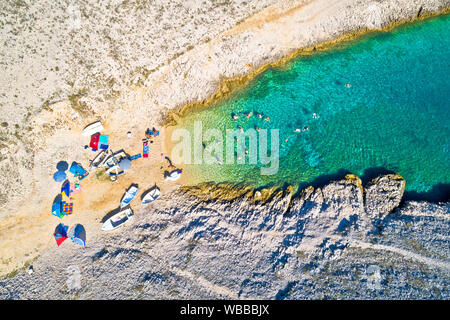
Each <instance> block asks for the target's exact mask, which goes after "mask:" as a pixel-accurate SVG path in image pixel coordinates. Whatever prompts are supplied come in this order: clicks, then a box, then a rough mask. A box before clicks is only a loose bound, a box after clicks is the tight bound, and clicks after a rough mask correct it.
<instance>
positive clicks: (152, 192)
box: [142, 185, 161, 204]
mask: <svg viewBox="0 0 450 320" xmlns="http://www.w3.org/2000/svg"><path fill="white" fill-rule="evenodd" d="M160 195H161V190H159V188H158V187H157V186H156V185H155V186H154V187H153V188H151V189H149V190H148V191H146V193H144V194H143V196H142V204H149V203H151V202H153V201H155V200H156V199H158V198H159V196H160Z"/></svg>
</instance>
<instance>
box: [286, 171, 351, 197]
mask: <svg viewBox="0 0 450 320" xmlns="http://www.w3.org/2000/svg"><path fill="white" fill-rule="evenodd" d="M350 173H351V172H350V171H348V170H346V169H340V170H338V171H337V172H336V173H332V174H325V175H321V176H319V177H317V178H315V179H314V180H313V181H310V182H302V183H300V184H299V185H298V190H297V192H296V193H295V194H294V197H297V196H299V195H300V194H301V193H302V191H303V190H304V189H306V188H308V187H309V186H312V187H313V188H314V189H317V188H323V187H324V186H326V185H327V184H329V183H330V182H331V181H335V180H341V179H344V178H345V176H346V175H347V174H350Z"/></svg>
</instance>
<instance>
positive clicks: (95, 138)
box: [89, 132, 100, 151]
mask: <svg viewBox="0 0 450 320" xmlns="http://www.w3.org/2000/svg"><path fill="white" fill-rule="evenodd" d="M99 139H100V133H98V132H97V133H95V134H93V135H92V136H91V142H90V143H89V147H91V148H92V151H97V149H98V142H99Z"/></svg>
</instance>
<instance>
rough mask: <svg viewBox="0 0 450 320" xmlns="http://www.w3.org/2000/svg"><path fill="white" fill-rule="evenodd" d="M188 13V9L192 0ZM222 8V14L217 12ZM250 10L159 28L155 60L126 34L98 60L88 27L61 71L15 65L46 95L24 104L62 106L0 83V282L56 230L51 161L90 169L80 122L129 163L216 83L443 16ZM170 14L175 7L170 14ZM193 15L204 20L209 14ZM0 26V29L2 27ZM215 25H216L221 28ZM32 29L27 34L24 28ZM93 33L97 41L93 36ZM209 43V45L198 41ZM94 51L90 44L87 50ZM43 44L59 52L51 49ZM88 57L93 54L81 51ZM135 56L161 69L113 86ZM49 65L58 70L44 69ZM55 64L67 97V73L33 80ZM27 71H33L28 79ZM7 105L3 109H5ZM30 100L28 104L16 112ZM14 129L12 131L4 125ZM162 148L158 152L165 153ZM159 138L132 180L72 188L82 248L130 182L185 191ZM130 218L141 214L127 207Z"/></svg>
mask: <svg viewBox="0 0 450 320" xmlns="http://www.w3.org/2000/svg"><path fill="white" fill-rule="evenodd" d="M116 2H117V1H116ZM119 2H120V1H119ZM119 2H118V3H119ZM190 3H192V1H191V2H190ZM193 3H196V2H195V1H193ZM243 5H244V4H243V3H237V4H236V3H234V2H233V4H230V8H231V7H233V6H237V7H238V8H241V7H240V6H243ZM224 6H225V7H228V5H227V4H226V3H224ZM252 7H253V9H251V10H250V9H249V10H248V11H247V13H248V14H243V13H242V12H241V11H239V12H240V13H239V14H238V16H239V17H240V19H242V21H240V22H239V20H237V19H236V12H234V13H233V10H231V11H227V12H225V11H223V12H222V11H220V10H219V11H217V12H215V11H214V12H213V11H211V12H210V14H211V15H213V14H214V15H215V16H220V17H223V19H225V20H226V23H225V22H224V23H223V24H222V26H221V27H215V28H213V27H211V26H217V25H218V24H219V23H218V22H214V19H212V18H211V17H209V20H208V21H206V20H205V21H203V22H198V25H197V27H198V28H200V29H204V28H206V29H208V28H209V27H211V30H210V31H209V33H208V31H202V32H200V31H198V30H197V29H196V30H197V31H196V32H194V31H191V33H190V31H189V29H183V28H181V27H180V28H181V30H182V32H181V31H180V32H181V33H182V34H179V33H177V32H176V28H175V29H170V30H165V31H164V30H159V32H160V34H161V36H160V38H161V39H163V40H162V42H163V43H164V39H166V40H167V41H166V42H167V43H166V44H167V45H168V46H169V47H170V48H167V49H165V50H163V49H162V48H161V47H157V48H156V49H155V48H153V51H151V53H146V51H145V48H144V49H142V48H141V49H140V50H138V49H137V48H134V47H133V48H131V49H130V48H127V47H126V46H127V44H128V45H130V46H131V43H130V40H129V41H125V40H123V39H125V38H127V34H126V33H125V34H124V35H121V36H117V35H116V36H117V37H118V39H119V40H120V39H122V40H123V41H122V42H121V41H119V40H117V39H116V38H114V37H115V36H111V35H110V37H112V38H114V39H116V40H117V41H116V42H115V43H114V46H115V47H116V48H117V47H118V48H119V49H120V50H123V51H124V52H121V55H119V56H120V57H121V58H114V57H113V58H111V52H110V51H108V52H107V53H106V55H105V56H103V55H102V54H98V51H95V50H94V49H93V48H95V49H96V50H97V49H98V50H101V44H102V40H99V39H103V38H101V37H100V38H97V37H99V35H101V34H102V32H104V30H103V29H102V30H100V31H98V30H97V29H95V28H94V29H95V30H90V29H89V28H88V29H86V28H85V29H80V30H78V32H79V34H89V32H91V33H92V38H91V39H90V40H89V39H87V38H86V39H84V41H85V43H84V45H83V42H81V44H78V45H74V44H73V43H71V42H70V41H69V44H70V45H72V44H73V45H74V46H72V47H69V48H68V50H67V52H66V55H67V56H68V57H70V58H69V59H66V60H64V59H63V60H64V63H60V62H61V61H60V60H58V59H59V58H58V59H57V58H56V57H54V55H53V54H50V53H47V54H46V53H44V54H42V56H41V57H40V58H39V59H35V60H33V56H32V55H27V54H26V53H25V57H27V58H28V59H29V60H30V59H31V60H30V61H28V64H25V65H29V66H30V68H29V69H27V70H28V71H29V72H28V73H27V76H26V80H27V81H30V82H31V83H32V84H34V85H35V84H39V83H45V85H44V86H43V88H44V89H45V90H44V89H42V90H40V89H39V86H38V87H33V89H29V88H28V89H27V86H24V87H23V86H22V87H21V88H22V90H23V91H24V92H25V93H27V92H28V94H30V95H31V96H33V95H34V97H37V98H38V100H39V99H43V100H42V101H45V100H49V101H52V99H50V98H51V97H50V96H51V95H52V92H53V91H54V90H53V89H55V88H58V90H57V91H58V94H56V95H55V97H57V98H56V101H58V97H59V99H60V100H61V101H60V102H56V103H49V104H44V108H43V109H39V108H38V109H36V108H32V109H27V107H26V106H25V105H21V106H18V105H17V103H19V101H18V100H17V99H18V98H17V97H15V98H14V99H16V100H14V99H13V98H12V96H14V95H17V96H18V97H19V95H18V94H17V93H16V91H17V90H16V89H15V88H11V87H10V84H8V86H3V85H2V87H3V88H5V91H6V92H7V94H4V95H3V98H2V99H3V100H2V101H1V103H2V111H3V110H5V111H4V112H3V113H2V119H4V120H5V121H8V122H9V123H10V124H9V126H7V127H2V141H1V142H2V144H1V145H0V149H1V150H0V155H2V157H0V169H1V170H2V172H3V173H4V175H3V177H2V179H1V180H0V182H1V185H0V186H1V190H2V191H5V190H8V192H7V193H2V194H0V195H1V196H2V197H3V198H2V199H3V200H2V202H3V203H2V204H1V205H0V219H1V220H0V244H1V245H0V257H1V261H0V262H1V264H0V274H5V273H8V272H11V271H12V270H14V269H15V268H17V267H21V266H23V265H24V263H25V262H26V261H30V260H32V259H34V258H35V257H36V256H38V255H39V253H40V252H42V251H43V250H45V249H46V248H47V247H48V246H55V245H56V244H55V242H54V240H53V237H52V233H53V230H54V228H55V226H56V225H57V224H58V223H59V222H60V221H59V220H58V219H57V218H55V217H54V216H52V215H51V203H52V201H53V198H54V197H55V195H56V194H57V193H58V191H59V188H60V184H58V183H55V182H54V181H53V179H52V175H53V173H54V172H55V166H56V164H57V163H58V162H59V161H61V160H65V161H67V162H68V163H69V164H70V163H71V162H72V161H78V162H80V163H81V164H82V165H83V166H84V167H85V168H86V167H88V164H89V159H92V158H93V157H94V155H95V154H94V153H93V152H92V151H90V150H89V149H84V148H83V146H84V145H86V144H88V143H89V138H86V137H83V136H82V135H81V130H82V128H83V127H84V126H85V125H86V124H88V123H91V122H93V121H95V120H102V122H103V123H104V126H105V130H104V132H103V133H105V134H109V135H110V145H111V148H113V150H120V149H122V148H123V149H124V150H125V151H126V152H127V153H129V154H130V155H134V154H136V153H140V152H142V142H141V139H142V137H143V134H144V131H145V129H146V128H148V127H150V128H151V127H153V126H156V127H157V128H158V129H160V128H161V124H162V123H163V122H164V120H165V119H167V118H166V116H167V112H168V111H169V110H173V109H179V108H180V107H182V106H184V105H186V104H193V103H194V104H195V103H204V104H206V102H207V101H208V100H210V99H216V98H218V97H220V96H223V95H224V94H227V93H228V92H229V91H230V88H229V87H227V86H222V85H221V84H223V80H224V79H233V78H241V77H243V78H244V79H248V78H249V77H251V76H254V75H255V74H257V73H258V72H261V71H262V70H263V69H264V68H265V67H266V66H267V65H269V64H270V63H272V62H274V61H279V60H280V59H283V58H285V57H288V56H292V55H293V54H294V53H295V52H297V50H299V49H302V48H310V47H312V46H315V45H319V44H320V43H324V42H327V41H333V40H335V39H339V38H340V37H342V36H345V35H351V34H354V33H355V32H363V31H366V30H374V29H375V30H376V29H381V28H385V27H387V26H389V25H391V24H392V23H395V22H398V21H409V20H413V19H415V18H416V17H417V15H418V12H421V14H422V15H426V14H432V13H438V12H441V11H443V10H445V9H448V8H449V7H450V3H449V1H447V0H432V1H429V0H413V1H409V0H408V1H407V0H394V1H387V0H383V1H372V2H366V1H358V0H335V1H330V0H311V1H304V0H299V1H279V2H277V3H275V4H271V2H270V1H267V2H264V5H260V6H259V7H256V6H252ZM264 7H265V9H264ZM94 8H95V6H94ZM233 8H234V7H233ZM421 8H422V9H421ZM88 9H89V8H88ZM91 9H92V8H91ZM100 9H101V10H100ZM100 9H99V11H98V12H100V13H99V14H100V16H101V14H102V12H103V11H102V10H108V9H105V8H104V7H102V8H100ZM241 9H242V8H241ZM18 10H19V13H8V14H10V16H8V17H9V18H10V17H11V15H12V17H15V16H14V14H16V15H17V16H20V12H22V11H20V10H22V9H20V8H19V9H18ZM23 10H25V9H23ZM111 10H113V9H111ZM171 10H172V11H173V10H176V9H174V8H171ZM25 11H26V10H25ZM169 11H170V10H169ZM111 12H112V13H114V12H113V11H111ZM111 12H110V13H111ZM255 12H257V13H255ZM202 14H206V16H207V13H202ZM249 16H250V17H249ZM22 18H23V17H22ZM121 19H122V23H124V24H125V22H124V21H127V19H126V14H125V15H124V16H121ZM165 19H166V20H165V21H166V22H168V21H170V15H169V17H165ZM174 19H175V20H174V21H177V22H180V21H181V22H183V21H188V20H189V19H190V15H189V14H188V15H186V16H185V17H184V16H183V17H181V18H174ZM177 19H178V20H177ZM227 19H228V20H227ZM6 20H8V19H6ZM10 20H11V19H10ZM16 20H17V19H16ZM91 20H92V19H87V20H86V21H84V23H85V24H84V26H85V25H88V26H93V25H95V23H94V21H91ZM1 21H2V24H5V23H6V22H8V21H6V22H5V21H3V20H1ZM189 21H190V20H189ZM13 22H14V19H13ZM16 22H17V21H16ZM181 22H180V25H181V24H182V23H181ZM36 23H37V22H36ZM120 23H121V22H120V21H119V22H117V24H116V25H115V26H114V28H113V29H114V30H116V31H117V30H120ZM8 25H11V24H8ZM100 25H101V23H100ZM127 26H128V25H127ZM223 26H226V28H225V30H224V28H223ZM128 27H129V26H128ZM8 28H9V29H11V28H13V29H14V23H13V24H12V27H8ZM30 28H31V30H34V29H33V27H30ZM39 28H43V26H42V25H39ZM51 28H56V30H59V29H58V24H57V23H56V25H54V24H53V26H52V27H51ZM83 28H84V27H83ZM5 30H6V29H3V31H2V32H3V33H2V37H6V36H8V41H10V42H11V41H12V42H14V41H21V37H23V38H24V39H25V40H27V39H29V37H31V36H29V35H28V34H27V33H26V32H25V31H23V30H22V31H20V32H17V30H16V32H15V33H14V32H12V34H17V33H18V34H19V35H18V37H16V38H14V37H13V36H11V35H10V34H8V33H7V31H5ZM9 31H11V30H9ZM13 31H14V30H13ZM97 31H98V32H99V33H96V32H97ZM70 32H71V31H69V33H70ZM83 32H84V33H83ZM193 33H194V34H196V36H195V37H190V36H189V37H188V36H187V35H191V34H193ZM197 33H198V34H197ZM47 34H48V32H47ZM208 34H209V35H210V36H208ZM146 36H148V34H145V33H143V34H142V33H139V34H135V33H133V36H130V39H131V40H133V37H134V38H135V39H134V40H136V41H134V42H136V43H138V42H139V41H138V40H140V39H141V40H142V39H144V38H145V37H146ZM11 37H12V38H11ZM152 37H153V38H155V39H157V38H158V37H159V36H155V35H152ZM183 37H185V38H188V39H189V41H187V42H186V43H182V44H180V43H181V42H182V41H181V40H180V39H183ZM208 37H209V39H208V40H205V39H206V38H208ZM31 38H32V37H31ZM62 38H64V37H62ZM172 38H173V39H178V40H177V41H176V43H171V42H170V43H169V42H168V41H169V40H170V39H172ZM11 39H13V40H14V41H13V40H11ZM161 39H160V40H161ZM98 41H100V42H99V43H97V42H98ZM131 42H133V41H131ZM134 42H133V43H134ZM52 45H58V44H55V43H52ZM96 45H97V47H96ZM121 46H123V47H121ZM144 47H145V46H144ZM174 47H176V48H179V49H180V48H182V49H183V50H181V49H180V50H178V51H176V50H175V51H174V50H172V49H173V48H174ZM5 48H6V47H5ZM5 48H4V50H6V51H3V52H2V60H3V61H8V63H9V64H8V69H7V72H6V73H5V74H4V75H3V76H2V78H1V80H2V83H3V84H5V83H9V82H8V81H9V80H11V78H8V77H13V78H14V79H15V80H14V81H15V82H13V83H17V82H21V80H20V79H22V78H23V74H22V73H21V68H20V66H21V65H23V61H22V60H20V61H12V60H11V61H10V60H7V59H6V58H5V56H6V55H5V52H6V53H7V55H9V56H8V57H9V58H11V57H12V56H14V51H11V52H8V51H7V48H6V49H5ZM86 48H87V49H86ZM89 48H91V49H92V51H89V50H88V49H89ZM74 49H79V50H80V52H82V53H83V55H84V56H85V57H86V58H90V57H91V58H92V59H93V60H94V61H93V62H92V63H93V65H94V66H95V69H96V70H97V71H98V72H97V73H100V74H103V76H102V81H98V82H95V81H94V80H95V79H96V78H95V77H94V78H95V79H94V78H92V79H94V80H92V79H91V78H89V76H90V75H91V73H90V72H88V71H87V70H90V68H88V67H86V66H85V65H81V64H79V65H77V63H73V61H74V60H73V59H72V58H73V55H74V54H75V53H74ZM86 50H87V51H86ZM133 50H138V51H133ZM75 51H76V50H75ZM94 51H95V52H94ZM128 51H132V54H128V53H129V52H128ZM155 51H157V53H155ZM58 52H59V53H61V52H60V51H58ZM80 52H77V53H76V56H77V57H79V56H80ZM136 52H140V54H137V55H138V57H141V58H142V57H146V56H147V55H149V54H151V55H152V56H155V57H156V56H159V55H161V54H163V55H164V59H159V60H161V61H160V64H159V65H157V66H153V67H152V66H148V69H147V70H146V71H145V72H142V73H140V74H139V77H138V78H139V79H138V80H139V81H134V80H133V79H134V78H133V79H131V78H130V79H128V80H129V81H124V82H123V83H121V84H120V85H118V84H117V79H120V78H121V77H122V76H123V74H124V73H125V71H127V70H125V71H124V70H122V69H121V67H120V66H121V65H127V63H131V64H132V62H130V61H131V60H133V57H134V56H133V54H136ZM149 52H150V51H149ZM106 56H107V57H108V59H106ZM124 57H127V59H124ZM110 58H111V59H112V60H110ZM142 59H144V58H142ZM159 60H158V61H159ZM52 61H60V62H58V63H55V65H52ZM143 61H145V62H143V64H146V63H147V64H148V59H147V60H146V59H144V60H143ZM48 63H50V66H48V68H47V69H46V68H37V66H38V65H40V64H42V65H44V64H48ZM56 65H60V68H63V67H61V66H68V67H67V68H70V72H69V71H68V73H67V74H69V75H70V78H71V80H72V81H74V82H75V84H74V86H73V87H74V88H75V89H76V90H75V89H74V90H72V89H70V90H66V89H65V87H64V86H60V85H59V84H58V83H56V82H57V79H59V78H58V77H59V76H61V77H63V78H64V77H66V75H59V74H56V75H55V74H53V76H52V77H50V76H49V77H50V79H53V80H54V81H56V82H55V83H54V82H52V83H50V82H48V81H49V80H48V79H46V80H42V75H45V74H46V73H45V72H46V70H47V71H48V70H49V68H51V69H54V70H56ZM114 66H115V67H114ZM32 67H36V68H37V69H39V70H37V71H35V72H34V73H33V70H32ZM66 71H67V70H66ZM94 71H95V70H94ZM128 71H129V70H128ZM94 74H95V72H94ZM21 77H22V78H21ZM55 79H56V80H55ZM64 79H66V78H64ZM108 79H109V80H111V79H115V81H112V82H113V83H114V84H113V85H111V84H109V85H108ZM53 80H52V81H53ZM91 80H92V81H91ZM97 80H98V79H97ZM103 80H104V81H103ZM42 81H44V82H42ZM243 82H245V81H243ZM24 83H25V82H24ZM80 83H84V85H78V84H80ZM95 83H96V85H95ZM91 84H92V86H91ZM103 85H104V86H105V90H107V89H108V90H110V89H111V87H112V89H111V90H112V91H114V95H111V96H110V98H108V97H109V96H108V94H103V95H102V94H101V86H103ZM36 88H37V89H36ZM49 88H50V89H49ZM86 88H87V89H86ZM48 89H49V90H48ZM84 89H86V90H84ZM77 92H78V93H79V92H81V93H80V94H79V95H78V96H77V97H76V98H74V96H72V98H71V99H68V100H67V99H66V98H65V97H67V96H70V95H73V94H74V93H77ZM10 95H11V100H8V97H9V96H10ZM5 97H6V98H5ZM30 99H31V100H32V103H35V101H34V100H33V99H34V98H33V99H32V98H30ZM12 100H14V101H15V102H14V103H13V104H11V105H9V104H8V103H9V102H11V101H12ZM31 100H30V101H31ZM8 101H9V102H8ZM28 102H29V101H28V100H26V103H28ZM24 103H25V102H24ZM5 106H7V108H6V107H5ZM14 108H17V112H15V111H14ZM27 110H30V111H32V112H33V113H31V112H30V111H28V112H29V113H28V114H27ZM14 123H15V125H16V126H15V127H13V124H14ZM128 131H131V132H132V135H133V137H132V138H128V137H127V135H126V133H127V132H128ZM164 139H165V141H166V142H164V143H163V142H162V141H163V140H164ZM167 139H168V137H163V134H162V136H161V137H160V138H159V139H157V140H156V141H155V143H153V144H151V145H150V153H151V155H150V158H149V159H139V160H136V161H134V162H133V167H132V168H131V169H130V171H129V172H128V173H127V174H126V175H124V176H121V177H119V181H117V182H114V183H111V182H103V181H99V180H98V179H97V178H96V176H95V173H91V174H90V176H89V177H87V178H86V179H84V180H83V181H82V182H81V185H82V193H81V194H79V195H74V197H73V198H74V213H73V214H72V215H71V216H68V217H65V218H64V219H63V220H62V222H63V223H65V224H67V225H73V224H75V223H81V224H83V225H84V226H85V228H86V230H87V234H88V241H91V240H92V239H95V237H96V236H97V235H98V234H99V233H98V232H99V230H100V227H101V224H100V222H99V221H100V220H101V218H102V217H103V216H104V215H105V214H106V213H108V212H109V211H111V210H113V209H115V208H117V206H118V205H119V200H120V198H121V197H122V195H123V193H124V192H125V189H126V188H127V187H128V186H129V185H130V184H132V183H137V184H138V185H139V187H140V190H141V191H144V190H145V189H147V188H148V187H150V186H152V185H153V184H154V183H155V182H156V183H157V184H158V186H160V187H161V190H162V192H163V193H164V194H167V193H170V191H171V190H172V189H173V188H174V187H176V186H177V185H181V184H185V183H189V179H188V173H187V174H186V175H185V174H184V175H183V177H182V179H180V180H179V181H177V183H176V184H174V183H169V182H165V181H163V180H162V174H163V171H164V169H165V168H166V167H167V161H166V160H165V159H164V158H163V157H162V156H161V153H163V154H164V155H166V154H170V142H167ZM3 142H5V143H3ZM161 166H163V169H161ZM72 182H73V179H72ZM133 208H134V209H138V208H139V204H138V202H137V201H136V203H134V205H133Z"/></svg>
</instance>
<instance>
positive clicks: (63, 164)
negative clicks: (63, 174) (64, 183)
mask: <svg viewBox="0 0 450 320" xmlns="http://www.w3.org/2000/svg"><path fill="white" fill-rule="evenodd" d="M68 168H69V164H68V163H67V162H66V161H60V162H58V164H57V165H56V169H58V171H66V170H67V169H68Z"/></svg>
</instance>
